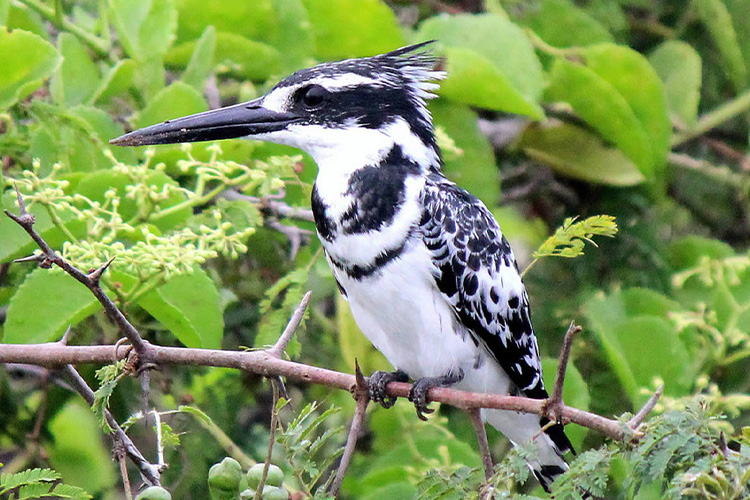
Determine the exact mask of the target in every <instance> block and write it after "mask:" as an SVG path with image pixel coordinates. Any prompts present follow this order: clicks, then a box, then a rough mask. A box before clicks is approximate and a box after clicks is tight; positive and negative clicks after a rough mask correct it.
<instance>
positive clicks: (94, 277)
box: [86, 257, 115, 286]
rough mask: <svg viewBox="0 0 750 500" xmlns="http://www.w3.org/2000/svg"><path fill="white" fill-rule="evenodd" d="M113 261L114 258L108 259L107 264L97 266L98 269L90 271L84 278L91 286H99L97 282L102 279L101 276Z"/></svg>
mask: <svg viewBox="0 0 750 500" xmlns="http://www.w3.org/2000/svg"><path fill="white" fill-rule="evenodd" d="M114 260H115V258H114V257H112V258H111V259H109V260H108V261H107V262H105V263H104V264H102V265H101V266H99V267H98V268H96V269H94V270H93V271H91V272H90V273H89V274H87V275H86V277H87V278H88V279H89V280H91V284H92V285H94V286H98V285H99V281H100V280H101V278H102V274H104V271H106V270H107V268H108V267H109V266H110V265H111V264H112V262H113V261H114Z"/></svg>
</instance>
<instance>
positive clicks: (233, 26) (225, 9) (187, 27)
mask: <svg viewBox="0 0 750 500" xmlns="http://www.w3.org/2000/svg"><path fill="white" fill-rule="evenodd" d="M177 8H178V9H179V12H180V24H179V27H178V28H177V39H178V40H179V41H180V42H181V43H182V42H187V41H189V40H195V39H196V38H198V37H200V36H201V35H202V34H203V31H204V30H205V28H206V26H209V25H211V26H214V27H215V28H216V31H218V32H226V33H231V34H234V35H238V36H242V37H246V38H248V39H253V40H261V41H265V40H266V39H267V37H268V36H269V34H271V33H274V32H275V31H277V19H276V13H275V12H274V9H273V6H272V2H271V0H253V1H252V2H205V1H204V0H178V1H177Z"/></svg>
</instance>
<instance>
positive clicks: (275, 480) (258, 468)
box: [245, 463, 284, 488]
mask: <svg viewBox="0 0 750 500" xmlns="http://www.w3.org/2000/svg"><path fill="white" fill-rule="evenodd" d="M264 466H265V464H262V463H261V464H255V465H253V466H252V467H250V469H249V470H248V471H247V474H246V475H245V477H246V478H247V484H248V486H250V487H251V488H257V487H258V485H259V484H260V478H261V477H262V476H263V467H264ZM266 484H270V485H271V486H281V485H282V484H284V473H283V472H282V470H281V469H280V468H279V467H278V466H276V465H274V464H271V465H269V466H268V475H267V476H266Z"/></svg>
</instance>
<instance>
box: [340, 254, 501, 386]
mask: <svg viewBox="0 0 750 500" xmlns="http://www.w3.org/2000/svg"><path fill="white" fill-rule="evenodd" d="M430 269H431V260H430V256H429V254H428V251H427V249H426V248H425V247H424V246H423V245H422V243H421V242H418V241H417V242H413V243H412V246H410V247H408V248H407V249H405V251H404V253H403V254H402V255H401V256H400V257H399V258H398V259H396V260H394V261H393V262H391V263H390V264H389V265H388V266H387V267H386V268H385V269H384V270H383V272H379V273H376V274H374V275H372V276H371V277H367V278H364V279H362V280H359V281H358V280H354V279H351V278H349V277H348V276H347V275H346V273H345V272H343V271H341V270H339V269H336V267H335V266H334V267H333V270H334V273H335V274H336V278H337V279H338V280H339V282H340V283H341V285H342V286H343V288H344V290H346V294H347V299H348V300H349V304H350V306H351V310H352V314H353V315H354V319H355V320H356V321H357V324H358V325H359V327H360V329H361V330H362V332H363V333H364V334H365V336H367V338H368V339H369V340H370V341H371V342H372V343H373V345H374V346H375V347H376V348H377V349H378V350H379V351H380V352H382V353H383V354H384V355H385V357H386V358H387V359H388V361H389V362H390V363H391V364H392V365H393V366H394V367H395V368H398V369H400V370H403V371H404V372H406V373H407V374H408V375H409V376H410V377H411V378H412V379H417V378H422V377H438V376H441V375H445V374H446V373H448V372H450V371H455V369H457V368H460V369H462V370H463V371H464V373H465V374H466V375H469V373H470V372H472V371H475V369H474V366H476V365H478V364H485V365H486V364H487V363H485V361H486V359H485V358H486V356H487V354H486V351H485V350H484V349H483V348H481V347H477V346H476V345H475V343H474V341H473V340H472V339H471V337H470V335H469V333H468V332H467V331H466V329H465V328H464V327H463V326H462V325H461V324H460V323H459V322H458V321H457V320H456V318H455V315H454V313H453V310H452V307H451V305H450V304H449V303H448V301H447V300H446V298H445V297H444V296H443V295H442V294H441V293H440V291H439V290H438V289H437V286H436V285H435V278H434V277H433V276H432V274H431V272H430ZM491 364H496V363H494V362H492V363H491Z"/></svg>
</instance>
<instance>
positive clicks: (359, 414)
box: [330, 359, 370, 498]
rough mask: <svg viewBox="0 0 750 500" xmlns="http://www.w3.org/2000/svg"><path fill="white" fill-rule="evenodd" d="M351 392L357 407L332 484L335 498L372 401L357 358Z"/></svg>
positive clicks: (331, 491)
mask: <svg viewBox="0 0 750 500" xmlns="http://www.w3.org/2000/svg"><path fill="white" fill-rule="evenodd" d="M351 392H352V396H353V397H354V401H356V402H357V407H356V408H355V410H354V417H352V424H351V426H349V435H348V436H347V437H346V445H345V446H344V453H343V454H342V455H341V462H340V463H339V468H338V470H337V471H336V477H335V479H334V480H333V483H332V484H331V490H330V493H331V495H333V496H334V497H335V498H338V496H339V492H340V491H341V483H342V482H343V481H344V476H346V471H347V469H348V468H349V463H351V460H352V456H354V450H355V448H356V447H357V439H359V434H360V432H361V430H362V423H363V422H364V420H365V414H366V411H367V404H368V403H369V402H370V390H369V389H368V387H367V379H366V378H365V376H364V375H362V370H360V369H359V363H358V362H357V360H356V359H355V360H354V386H353V387H352V388H351Z"/></svg>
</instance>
